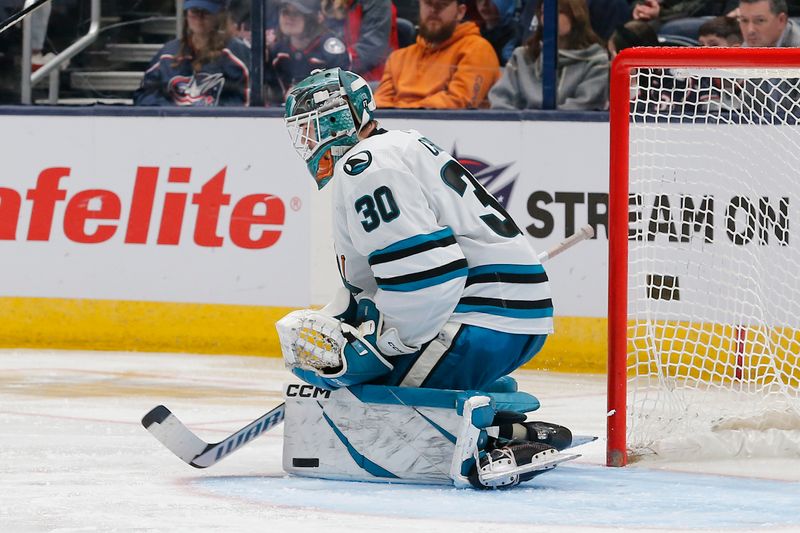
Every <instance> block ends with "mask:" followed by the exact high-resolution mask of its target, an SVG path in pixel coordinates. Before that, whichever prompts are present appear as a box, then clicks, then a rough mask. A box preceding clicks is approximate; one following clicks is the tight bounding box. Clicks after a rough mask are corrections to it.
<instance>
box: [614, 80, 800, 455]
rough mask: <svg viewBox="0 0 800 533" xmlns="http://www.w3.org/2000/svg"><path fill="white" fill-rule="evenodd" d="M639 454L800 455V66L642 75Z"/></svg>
mask: <svg viewBox="0 0 800 533" xmlns="http://www.w3.org/2000/svg"><path fill="white" fill-rule="evenodd" d="M629 149H630V160H629V172H630V184H629V186H630V197H629V204H630V214H629V242H628V249H629V259H628V268H629V273H628V380H629V381H628V393H627V394H628V424H627V427H628V436H627V440H628V447H629V449H630V451H631V452H632V453H633V454H634V455H641V454H647V453H657V454H660V455H664V454H674V453H676V452H680V453H683V454H688V455H692V456H697V455H698V454H700V455H742V454H744V455H786V454H794V455H800V386H799V385H800V361H799V360H798V354H799V353H800V277H799V276H800V249H798V247H797V243H798V236H795V235H792V232H793V231H796V228H798V227H800V226H798V223H800V217H799V216H798V215H800V69H798V70H787V69H764V70H755V69H731V68H726V69H715V68H708V69H698V68H692V69H672V70H667V69H633V71H632V74H631V123H630V142H629Z"/></svg>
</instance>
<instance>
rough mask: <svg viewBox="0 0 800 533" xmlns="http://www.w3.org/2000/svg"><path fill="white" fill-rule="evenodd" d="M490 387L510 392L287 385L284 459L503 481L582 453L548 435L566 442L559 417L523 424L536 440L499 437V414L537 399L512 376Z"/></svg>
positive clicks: (338, 475)
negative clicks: (552, 422)
mask: <svg viewBox="0 0 800 533" xmlns="http://www.w3.org/2000/svg"><path fill="white" fill-rule="evenodd" d="M493 388H495V389H499V390H505V391H507V392H488V391H486V392H478V391H456V390H441V389H418V388H408V387H389V386H383V385H357V386H353V387H348V388H341V389H337V390H334V391H330V390H326V389H321V388H317V387H313V386H311V385H300V384H295V383H293V384H289V385H287V386H286V387H285V388H284V396H285V400H286V419H285V428H284V448H283V468H284V470H285V471H286V472H288V473H290V474H294V475H299V476H308V477H318V478H325V479H339V480H352V481H379V482H394V483H431V484H453V485H455V486H456V487H460V488H461V487H469V486H473V487H476V488H505V487H511V486H514V485H516V484H518V483H520V482H522V481H526V480H528V479H531V478H532V477H534V476H535V475H537V474H540V473H542V472H544V471H547V470H551V469H552V468H554V467H555V466H556V465H557V464H559V463H561V462H564V461H568V460H571V459H574V458H576V457H578V456H577V455H573V454H569V453H561V452H559V451H558V450H557V449H556V448H555V447H553V446H551V445H550V444H548V442H550V441H547V439H553V438H554V435H557V437H555V438H556V439H560V440H558V442H560V446H559V447H566V446H569V444H570V441H571V434H570V433H569V430H567V429H566V428H562V427H560V426H554V425H548V424H546V423H541V422H534V423H528V424H529V425H531V427H533V425H536V427H537V430H538V434H539V435H543V438H542V439H541V440H540V441H539V442H536V441H535V440H534V441H532V442H531V441H526V442H524V443H523V442H522V441H510V442H509V441H507V440H506V439H503V438H502V435H501V433H502V430H501V428H500V427H499V422H505V421H514V422H519V421H520V420H524V419H525V415H524V413H527V412H530V411H534V410H536V409H538V408H539V401H538V400H537V399H536V398H535V397H534V396H532V395H530V394H528V393H525V392H516V382H514V380H513V379H512V378H503V380H501V381H499V382H498V383H497V384H496V386H495V387H493ZM509 425H510V424H509ZM517 425H519V424H517ZM542 426H548V427H550V428H552V431H550V432H549V433H548V432H542V431H541V429H542ZM536 434H537V431H529V432H528V436H531V437H534V438H535V435H536ZM565 435H566V436H567V439H566V440H565V439H564V436H565ZM555 444H557V443H555ZM557 445H558V444H557Z"/></svg>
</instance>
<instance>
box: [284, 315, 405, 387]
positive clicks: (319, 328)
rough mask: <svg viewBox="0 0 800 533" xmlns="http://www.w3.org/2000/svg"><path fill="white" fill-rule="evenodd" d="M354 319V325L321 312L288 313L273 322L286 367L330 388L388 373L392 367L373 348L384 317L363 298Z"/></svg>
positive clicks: (306, 379) (308, 379) (364, 380)
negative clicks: (355, 319) (355, 324)
mask: <svg viewBox="0 0 800 533" xmlns="http://www.w3.org/2000/svg"><path fill="white" fill-rule="evenodd" d="M357 320H359V321H360V323H359V325H358V327H355V326H352V325H350V324H347V323H345V322H341V321H339V320H338V319H337V318H334V317H332V316H330V315H328V314H327V313H323V312H321V311H314V310H311V309H303V310H300V311H294V312H292V313H289V314H288V315H286V316H285V317H283V318H282V319H280V320H279V321H278V322H277V323H276V325H275V326H276V328H277V330H278V337H279V338H280V342H281V351H282V352H283V358H284V361H285V362H286V366H287V367H289V368H291V369H292V372H293V373H294V374H295V375H297V376H298V377H300V378H301V379H303V380H304V381H308V382H312V381H313V384H314V385H322V386H325V387H326V388H331V389H335V388H338V387H347V386H350V385H356V384H358V383H364V382H367V381H370V380H373V379H375V378H377V377H379V376H382V375H384V374H387V373H389V372H390V371H391V370H392V368H393V366H392V365H391V364H390V363H389V362H388V361H386V359H384V357H383V356H382V355H381V353H380V351H379V350H378V349H377V348H376V341H377V336H378V332H379V331H380V330H381V327H382V325H383V320H382V318H381V315H380V312H379V311H378V309H377V308H376V307H375V303H374V302H372V301H371V300H367V299H364V300H362V301H361V302H360V303H359V304H358V309H357ZM320 380H321V381H320Z"/></svg>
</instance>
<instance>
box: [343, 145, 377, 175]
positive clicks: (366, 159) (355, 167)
mask: <svg viewBox="0 0 800 533" xmlns="http://www.w3.org/2000/svg"><path fill="white" fill-rule="evenodd" d="M371 164H372V154H371V153H369V150H364V151H363V152H358V153H357V154H353V155H351V156H350V157H349V158H347V161H345V162H344V171H345V172H347V173H348V174H350V175H351V176H356V175H358V174H361V173H362V172H364V171H365V170H367V167H368V166H370V165H371Z"/></svg>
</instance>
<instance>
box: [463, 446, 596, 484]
mask: <svg viewBox="0 0 800 533" xmlns="http://www.w3.org/2000/svg"><path fill="white" fill-rule="evenodd" d="M580 456H581V455H580V454H579V453H577V454H569V453H559V452H557V451H556V450H555V449H553V450H548V451H546V452H542V453H540V454H537V455H535V456H534V458H533V461H531V462H530V463H528V464H526V465H524V466H519V467H517V468H515V469H514V470H513V471H505V472H490V473H487V474H481V475H480V476H479V477H480V481H481V483H484V484H489V483H491V482H492V481H495V480H498V479H503V478H507V477H508V476H509V474H513V475H522V474H527V473H528V472H538V471H540V470H550V469H553V468H555V467H556V466H557V465H560V464H561V463H566V462H567V461H572V460H573V459H577V458H578V457H580Z"/></svg>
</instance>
